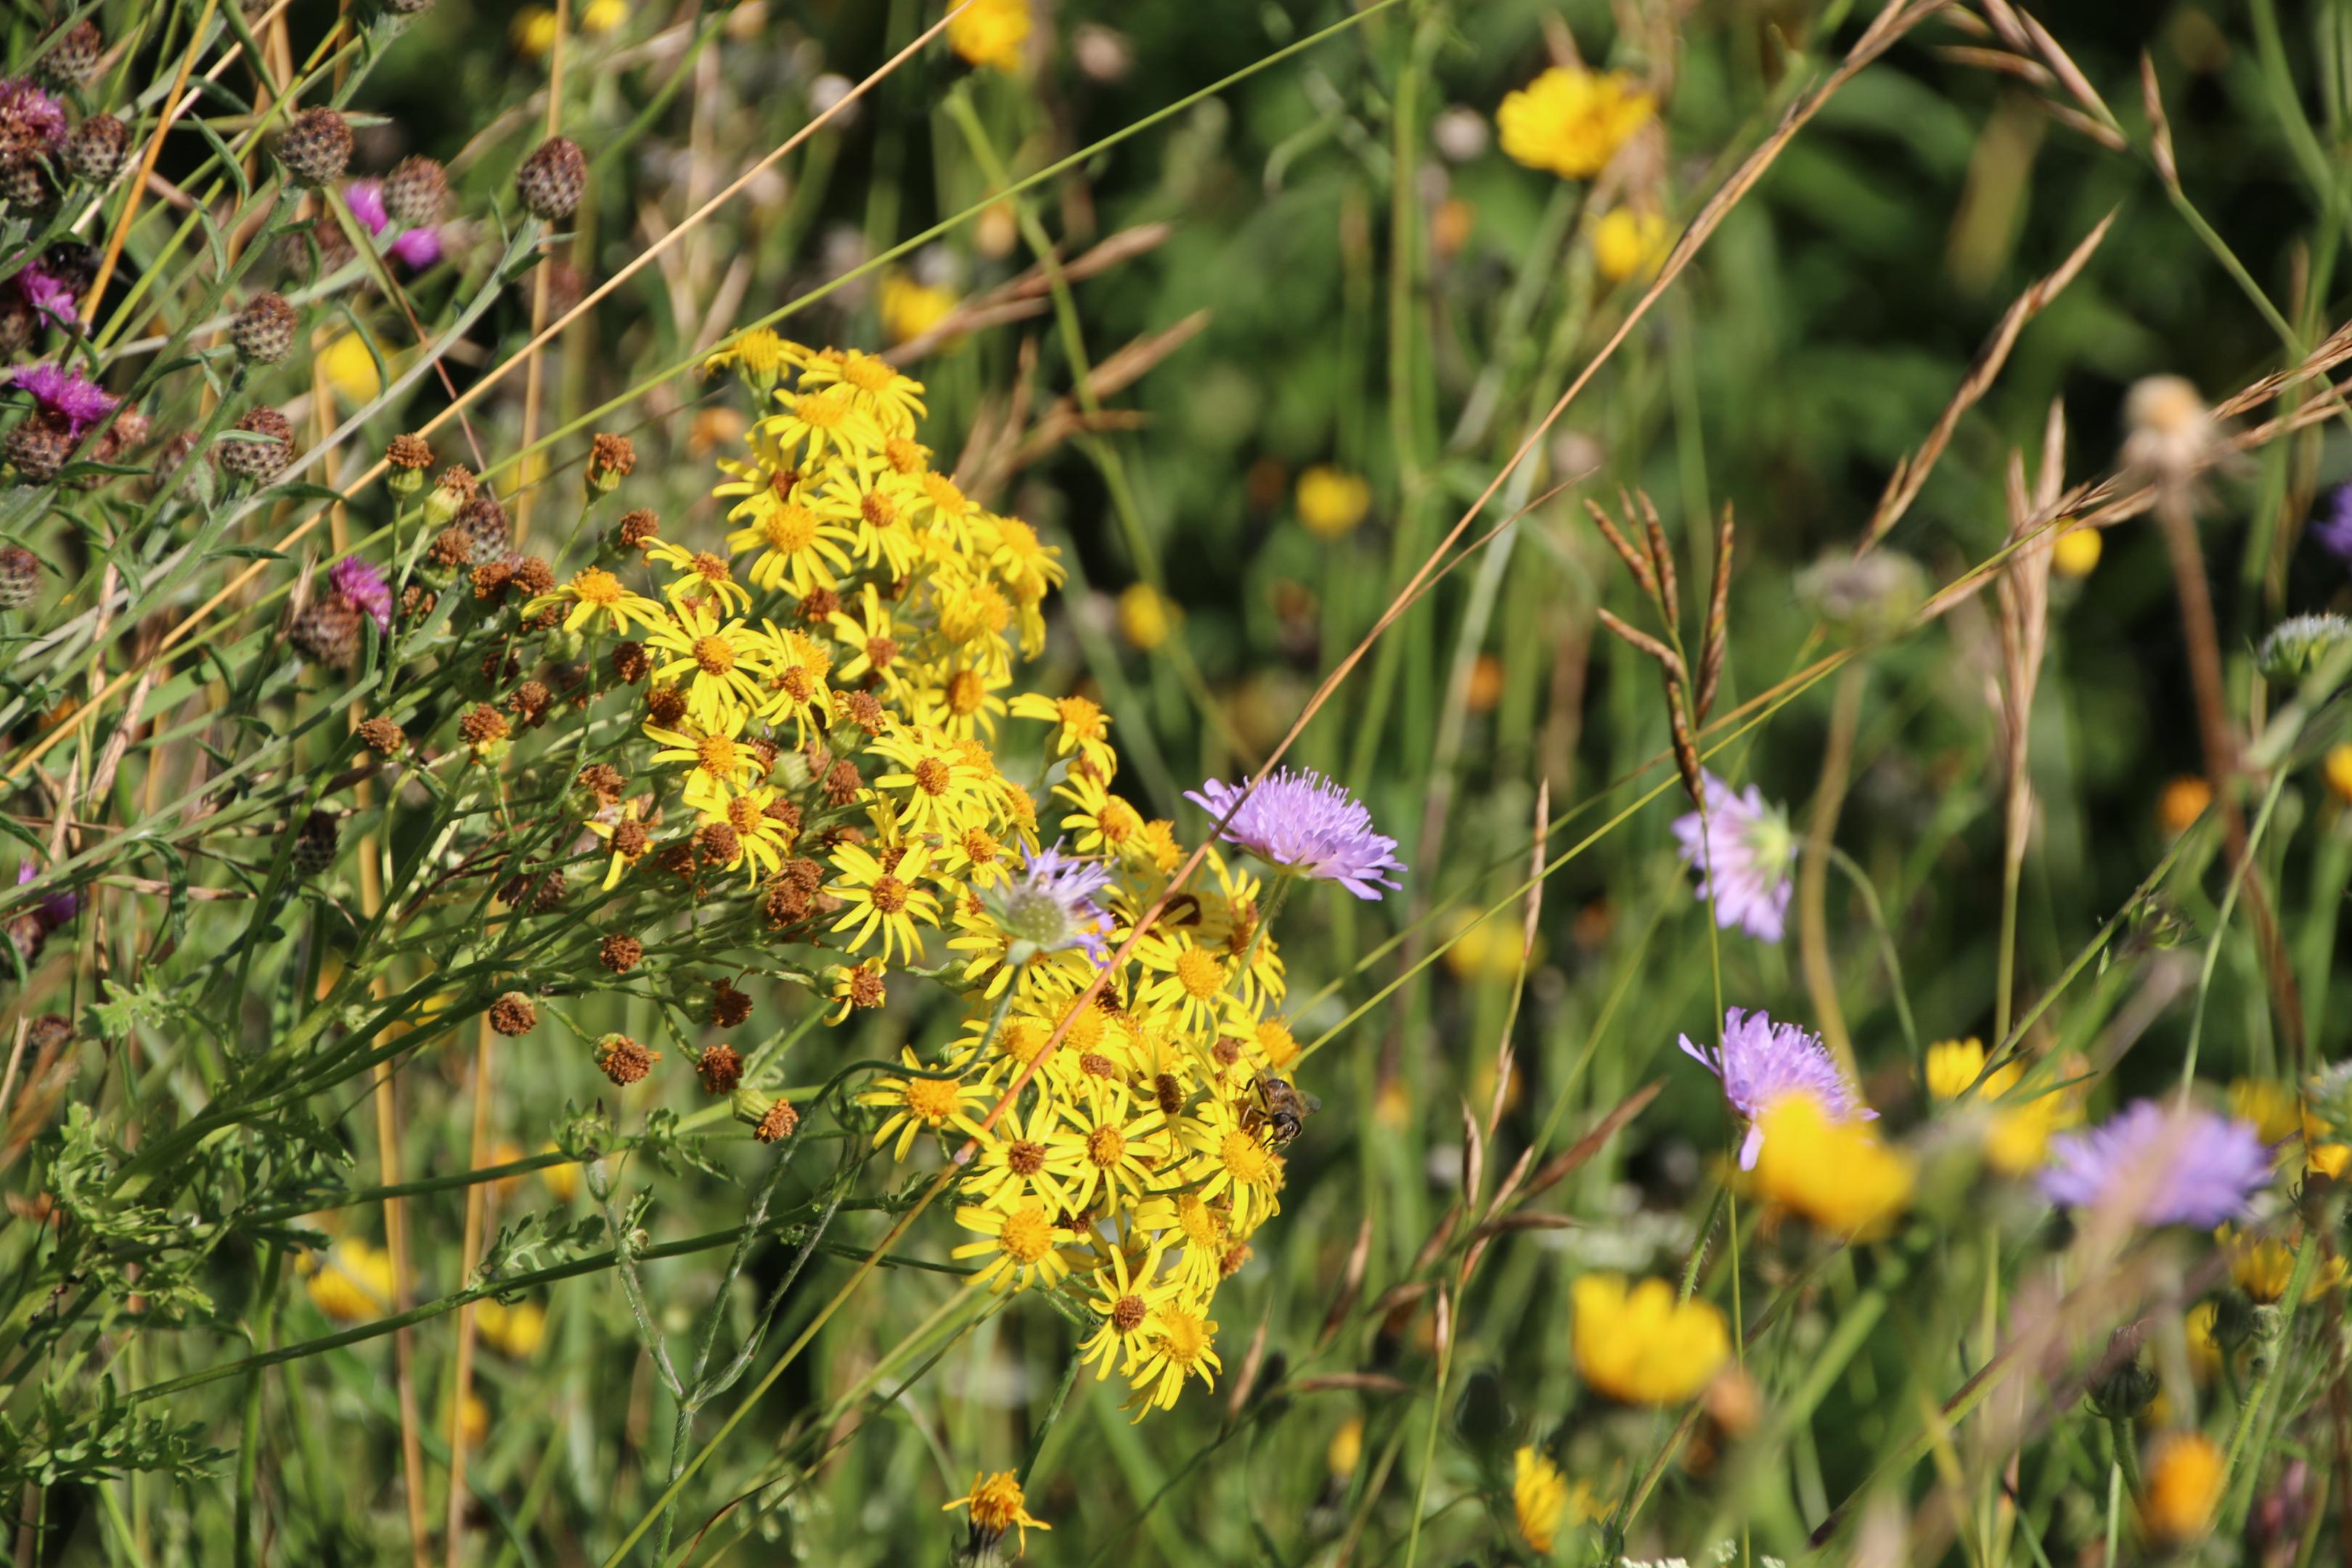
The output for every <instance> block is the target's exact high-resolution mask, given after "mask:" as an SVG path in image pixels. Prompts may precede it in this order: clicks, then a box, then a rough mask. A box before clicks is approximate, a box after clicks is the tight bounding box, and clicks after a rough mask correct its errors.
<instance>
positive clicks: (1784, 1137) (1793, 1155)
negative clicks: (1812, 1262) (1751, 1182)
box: [1756, 1090, 1912, 1236]
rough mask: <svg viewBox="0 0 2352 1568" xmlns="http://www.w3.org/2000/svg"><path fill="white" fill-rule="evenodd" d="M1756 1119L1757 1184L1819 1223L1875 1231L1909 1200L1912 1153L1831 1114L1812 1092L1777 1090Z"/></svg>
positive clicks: (1846, 1231) (1859, 1232)
mask: <svg viewBox="0 0 2352 1568" xmlns="http://www.w3.org/2000/svg"><path fill="white" fill-rule="evenodd" d="M1757 1125H1758V1128H1759V1130H1760V1131H1762V1132H1763V1134H1764V1142H1763V1147H1762V1148H1761V1149H1760V1150H1759V1152H1758V1153H1757V1157H1756V1186H1757V1190H1758V1191H1759V1192H1760V1193H1762V1194H1764V1195H1765V1196H1766V1197H1767V1198H1769V1199H1770V1200H1771V1201H1772V1202H1774V1203H1777V1204H1780V1205H1782V1206H1784V1207H1787V1208H1790V1209H1794V1210H1795V1211H1796V1212H1798V1213H1799V1214H1801V1215H1804V1216H1805V1217H1806V1218H1807V1219H1810V1220H1811V1221H1812V1222H1813V1223H1814V1224H1815V1225H1818V1226H1822V1228H1823V1229H1824V1230H1832V1231H1836V1232H1838V1233H1839V1234H1841V1235H1846V1236H1876V1235H1878V1234H1880V1233H1881V1232H1883V1231H1884V1230H1885V1228H1886V1226H1887V1225H1888V1224H1889V1223H1890V1222H1891V1221H1893V1220H1894V1218H1895V1216H1896V1215H1899V1214H1901V1213H1902V1212H1903V1211H1904V1209H1905V1208H1906V1207H1908V1206H1909V1205H1910V1202H1911V1185H1912V1171H1911V1162H1910V1159H1909V1158H1908V1157H1907V1156H1906V1155H1904V1154H1902V1153H1900V1152H1896V1151H1895V1150H1892V1149H1889V1148H1887V1147H1886V1146H1885V1144H1883V1143H1881V1142H1879V1141H1878V1140H1877V1139H1875V1138H1874V1137H1872V1136H1871V1135H1870V1133H1869V1132H1867V1131H1864V1127H1863V1125H1862V1124H1861V1123H1858V1122H1852V1121H1835V1120H1832V1118H1831V1116H1830V1115H1829V1113H1828V1112H1827V1111H1825V1110H1822V1103H1821V1101H1820V1100H1816V1099H1814V1098H1813V1097H1812V1096H1811V1095H1810V1094H1807V1093H1804V1092H1803V1091H1801V1090H1798V1091H1794V1092H1791V1093H1788V1094H1783V1095H1781V1096H1780V1098H1779V1099H1777V1100H1774V1101H1772V1103H1771V1104H1770V1105H1769V1106H1767V1107H1765V1110H1764V1114H1763V1116H1762V1117H1760V1118H1759V1120H1758V1122H1757Z"/></svg>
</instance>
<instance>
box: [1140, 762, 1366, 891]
mask: <svg viewBox="0 0 2352 1568" xmlns="http://www.w3.org/2000/svg"><path fill="white" fill-rule="evenodd" d="M1244 787H1245V786H1244V785H1242V784H1225V783H1223V782H1222V781H1220V780H1217V779H1211V780H1209V781H1208V782H1207V783H1205V784H1202V786H1201V787H1200V788H1199V789H1196V790H1187V791H1185V792H1184V798H1185V799H1186V800H1189V801H1191V802H1192V804H1193V805H1197V806H1199V807H1200V808H1201V809H1202V810H1203V811H1205V812H1207V813H1208V814H1209V815H1210V816H1213V817H1217V818H1220V819H1223V817H1224V816H1225V814H1226V813H1228V812H1232V813H1233V820H1232V821H1230V822H1227V823H1225V825H1224V827H1223V830H1222V831H1221V832H1220V834H1219V835H1218V837H1222V838H1223V839H1224V841H1225V842H1226V843H1228V844H1238V845H1240V846H1241V847H1243V848H1244V849H1246V850H1248V851H1249V852H1250V853H1251V854H1253V855H1255V856H1256V857H1257V858H1259V859H1261V860H1265V861H1266V862H1268V863H1269V864H1271V865H1275V866H1278V867H1280V868H1283V869H1284V870H1286V871H1296V872H1299V873H1302V874H1304V875H1306V876H1309V877H1314V878H1318V879H1321V880H1323V881H1326V882H1337V883H1339V885H1340V886H1341V887H1343V888H1345V889H1348V891H1349V892H1351V893H1353V894H1355V895H1356V897H1358V898H1360V899H1377V898H1379V897H1380V896H1381V895H1380V891H1379V889H1382V888H1394V887H1396V886H1397V884H1396V883H1395V882H1393V881H1391V880H1390V879H1388V877H1387V876H1386V875H1385V873H1387V872H1390V871H1396V872H1402V871H1403V870H1404V866H1403V863H1402V862H1401V861H1399V860H1398V859H1397V858H1396V840H1395V839H1393V838H1390V837H1386V836H1384V835H1382V834H1379V833H1375V832H1373V831H1372V814H1371V813H1370V812H1369V811H1366V810H1365V809H1364V807H1363V805H1362V803H1361V802H1360V801H1358V800H1357V799H1356V798H1355V797H1354V796H1353V795H1349V793H1348V792H1347V791H1346V790H1344V789H1341V788H1340V787H1339V785H1338V784H1333V783H1332V782H1331V781H1330V780H1329V779H1327V778H1325V777H1324V776H1323V775H1322V774H1320V773H1316V772H1315V771H1314V770H1313V769H1311V768H1310V769H1307V770H1306V771H1303V772H1300V773H1293V772H1291V771H1290V770H1289V769H1288V768H1284V769H1281V770H1280V771H1278V772H1276V773H1270V774H1268V775H1267V776H1266V777H1265V778H1263V779H1261V780H1259V781H1258V785H1257V788H1256V789H1255V790H1252V791H1251V792H1250V795H1249V798H1248V799H1247V800H1244V801H1242V804H1241V809H1240V810H1238V811H1234V802H1235V801H1237V800H1241V796H1242V791H1243V789H1244Z"/></svg>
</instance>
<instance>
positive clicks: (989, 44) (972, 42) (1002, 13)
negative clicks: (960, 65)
mask: <svg viewBox="0 0 2352 1568" xmlns="http://www.w3.org/2000/svg"><path fill="white" fill-rule="evenodd" d="M1028 41H1029V0H971V5H967V6H965V7H964V8H963V9H962V10H961V11H960V12H958V13H957V14H956V16H955V18H954V20H952V21H950V22H949V23H948V47H950V48H951V49H953V50H954V51H955V52H956V53H957V54H959V55H961V56H962V57H963V58H965V59H967V60H969V61H971V63H972V64H973V65H976V66H986V67H988V68H990V69H991V70H1001V71H1007V72H1011V71H1017V70H1019V69H1020V68H1021V47H1022V46H1023V45H1024V44H1026V43H1027V42H1028Z"/></svg>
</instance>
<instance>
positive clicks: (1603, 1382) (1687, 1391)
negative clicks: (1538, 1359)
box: [1569, 1138, 1771, 1405]
mask: <svg viewBox="0 0 2352 1568" xmlns="http://www.w3.org/2000/svg"><path fill="white" fill-rule="evenodd" d="M1765 1142H1766V1144H1767V1145H1768V1146H1769V1144H1770V1142H1771V1140H1770V1139H1769V1138H1767V1139H1766V1140H1765ZM1569 1310H1570V1320H1571V1321H1570V1336H1571V1341H1572V1344H1573V1347H1574V1350H1575V1354H1576V1370H1577V1372H1578V1373H1579V1374H1580V1376H1582V1377H1583V1379H1584V1381H1585V1382H1586V1384H1589V1385H1591V1388H1592V1389H1593V1391H1594V1392H1595V1393H1598V1394H1606V1395H1607V1396H1608V1397H1609V1398H1611V1399H1614V1400H1617V1401H1619V1402H1620V1403H1622V1404H1625V1405H1680V1404H1682V1403H1683V1402H1684V1401H1685V1400H1687V1399H1689V1398H1691V1397H1692V1396H1693V1395H1695V1394H1697V1393H1698V1391H1699V1390H1700V1389H1702V1388H1705V1387H1706V1385H1707V1384H1708V1383H1709V1382H1710V1381H1711V1380H1712V1379H1713V1378H1714V1376H1715V1374H1716V1372H1717V1369H1718V1368H1720V1367H1721V1366H1722V1365H1723V1363H1724V1362H1725V1361H1726V1360H1727V1359H1728V1358H1729V1357H1730V1355H1731V1332H1730V1331H1729V1329H1727V1327H1726V1326H1725V1324H1724V1318H1723V1311H1722V1309H1720V1308H1718V1307H1717V1306H1716V1305H1715V1304H1714V1303H1712V1302H1709V1301H1701V1300H1689V1301H1677V1300H1675V1288H1674V1287H1673V1286H1672V1285H1670V1284H1668V1283H1667V1282H1666V1281H1664V1279H1644V1280H1643V1281H1642V1282H1641V1283H1640V1284H1638V1285H1634V1286H1631V1287H1629V1286H1628V1285H1627V1284H1626V1281H1625V1279H1624V1277H1623V1276H1622V1275H1617V1274H1587V1275H1584V1276H1582V1277H1581V1278H1580V1279H1578V1280H1577V1281H1576V1283H1575V1284H1574V1285H1572V1286H1570V1288H1569Z"/></svg>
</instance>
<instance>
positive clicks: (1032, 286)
mask: <svg viewBox="0 0 2352 1568" xmlns="http://www.w3.org/2000/svg"><path fill="white" fill-rule="evenodd" d="M1175 232H1176V231H1175V228H1174V226H1172V225H1170V224H1164V223H1147V224H1139V225H1137V226H1135V227H1133V228H1125V229H1121V230H1119V232H1118V233H1117V234H1114V235H1112V236H1111V237H1109V238H1108V239H1106V240H1104V241H1102V242H1101V243H1100V244H1098V245H1096V246H1093V247H1089V248H1088V249H1087V250H1086V251H1084V252H1083V253H1081V254H1080V255H1079V256H1078V257H1077V258H1076V259H1074V260H1071V261H1066V262H1059V263H1058V264H1057V265H1058V266H1059V268H1060V271H1061V275H1062V279H1063V280H1064V281H1065V282H1069V283H1076V282H1079V281H1082V280H1084V279H1088V278H1093V277H1097V276H1098V275H1100V274H1102V273H1104V272H1108V271H1109V270H1110V269H1111V268H1114V267H1118V266H1119V265H1121V264H1122V263H1124V262H1128V261H1131V260H1133V259H1134V258H1136V257H1139V256H1142V255H1145V254H1147V253H1148V252H1150V251H1152V250H1155V249H1157V248H1159V247H1160V246H1162V245H1165V244H1166V243H1167V242H1168V238H1169V237H1170V236H1171V235H1172V234H1174V233H1175ZM1052 293H1053V279H1052V277H1051V275H1050V274H1049V273H1048V272H1047V271H1046V269H1045V265H1044V264H1043V263H1042V262H1041V263H1039V264H1038V265H1037V266H1034V267H1032V268H1029V269H1028V270H1027V271H1025V272H1024V273H1022V274H1021V275H1020V276H1019V277H1017V278H1014V279H1011V280H1010V281H1008V282H1005V283H1002V284H999V285H998V286H997V287H995V288H993V289H989V290H988V291H987V292H985V293H982V294H974V295H972V296H971V298H970V299H966V300H958V301H957V302H956V305H955V308H954V309H953V310H950V311H949V312H948V313H947V315H945V316H944V317H942V318H941V319H940V321H938V322H937V323H936V324H934V325H933V326H931V327H930V328H929V329H928V330H927V331H923V332H921V333H920V334H919V335H917V336H915V337H911V338H908V340H907V341H906V342H903V343H900V344H898V345H897V346H896V347H894V348H892V349H890V350H889V351H888V352H887V353H885V354H884V355H883V356H882V357H883V358H884V359H886V360H888V361H889V362H890V363H892V364H897V365H906V364H912V363H915V362H917V361H918V360H920V359H923V358H924V357H926V356H927V355H929V354H930V353H933V352H934V351H935V350H937V349H938V348H939V347H940V344H942V343H945V342H950V341H951V340H953V339H956V338H960V337H962V336H964V335H966V334H967V333H971V332H975V331H981V330H982V329H983V328H986V327H992V326H1000V325H1003V323H1005V322H1007V321H1025V320H1027V319H1029V318H1030V317H1033V316H1038V315H1042V314H1044V313H1045V310H1046V308H1047V302H1048V300H1049V299H1050V297H1051V295H1052Z"/></svg>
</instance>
